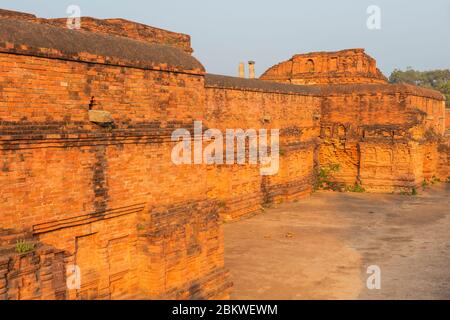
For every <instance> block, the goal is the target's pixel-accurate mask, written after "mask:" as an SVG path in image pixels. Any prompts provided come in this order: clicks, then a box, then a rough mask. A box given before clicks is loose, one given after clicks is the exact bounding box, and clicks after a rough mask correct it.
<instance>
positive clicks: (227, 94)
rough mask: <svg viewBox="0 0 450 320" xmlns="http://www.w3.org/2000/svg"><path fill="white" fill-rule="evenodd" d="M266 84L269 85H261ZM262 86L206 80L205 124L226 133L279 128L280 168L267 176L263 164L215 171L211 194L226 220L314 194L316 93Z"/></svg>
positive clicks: (209, 77)
mask: <svg viewBox="0 0 450 320" xmlns="http://www.w3.org/2000/svg"><path fill="white" fill-rule="evenodd" d="M262 84H264V83H262ZM290 88H293V89H297V88H295V86H278V87H277V86H276V84H273V85H272V84H270V85H267V84H266V86H261V81H258V80H246V79H238V78H231V77H223V76H214V75H207V77H206V121H205V122H206V123H207V125H208V127H211V128H218V129H220V130H221V131H222V132H225V130H226V129H238V128H241V129H243V130H247V129H256V130H259V129H267V130H271V129H279V130H280V167H279V171H278V173H277V174H276V175H272V176H262V175H261V174H260V166H259V165H245V166H241V165H234V166H228V165H223V166H219V167H218V168H216V169H215V170H211V173H210V178H209V179H208V185H209V186H210V193H211V195H213V196H214V197H216V198H217V199H218V200H219V201H220V202H221V203H222V210H221V211H222V213H223V215H224V218H225V219H236V218H240V217H242V216H244V215H247V214H251V213H255V212H259V211H260V210H261V207H262V206H265V205H270V204H271V203H278V202H282V201H287V200H295V199H299V198H301V197H303V196H305V195H308V194H310V193H311V187H312V175H313V166H314V154H315V150H316V146H317V138H318V136H319V128H320V125H319V121H320V98H318V97H315V96H314V95H315V94H316V91H315V90H309V91H308V90H302V91H298V92H295V91H294V92H290V91H289V90H290Z"/></svg>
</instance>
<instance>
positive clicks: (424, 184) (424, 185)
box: [422, 180, 429, 190]
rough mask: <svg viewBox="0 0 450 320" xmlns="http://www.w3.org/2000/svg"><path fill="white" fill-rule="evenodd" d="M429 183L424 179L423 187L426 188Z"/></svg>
mask: <svg viewBox="0 0 450 320" xmlns="http://www.w3.org/2000/svg"><path fill="white" fill-rule="evenodd" d="M428 185H429V183H428V181H427V180H423V182H422V189H423V190H425V189H426V188H427V187H428Z"/></svg>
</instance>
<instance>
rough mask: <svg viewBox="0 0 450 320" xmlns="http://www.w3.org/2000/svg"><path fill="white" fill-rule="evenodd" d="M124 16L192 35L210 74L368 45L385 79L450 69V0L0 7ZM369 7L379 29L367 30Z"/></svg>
mask: <svg viewBox="0 0 450 320" xmlns="http://www.w3.org/2000/svg"><path fill="white" fill-rule="evenodd" d="M71 4H75V5H78V6H80V8H81V11H82V15H83V16H93V17H98V18H125V19H129V20H134V21H138V22H141V23H144V24H148V25H151V26H155V27H160V28H163V29H168V30H172V31H178V32H183V33H187V34H189V35H191V36H192V46H193V48H194V50H195V52H194V55H195V56H196V57H197V58H198V59H199V60H200V61H201V62H202V63H203V64H204V66H205V67H206V69H207V71H208V72H210V73H219V74H227V75H237V67H238V63H239V62H240V61H248V60H255V61H256V70H257V73H258V74H260V73H262V72H263V71H265V70H266V69H267V68H269V67H270V66H272V65H274V64H276V63H278V62H281V61H283V60H286V59H289V58H290V57H291V56H292V55H294V54H296V53H304V52H310V51H335V50H341V49H345V48H365V49H366V50H367V52H368V53H369V54H370V55H371V56H373V57H374V58H375V59H377V61H378V66H379V67H380V69H381V70H382V71H383V72H384V73H385V74H387V75H389V74H390V72H391V71H392V70H393V69H394V68H403V69H404V68H406V67H407V66H412V67H413V68H416V69H419V70H427V69H437V68H450V1H449V0H426V1H425V0H340V1H338V0H309V1H301V0H278V1H275V0H223V1H217V0H158V1H156V0H127V1H111V0H69V1H66V0H57V1H56V0H10V1H4V0H0V8H3V9H10V10H18V11H24V12H29V13H34V14H36V15H38V16H40V17H44V18H49V17H65V16H66V8H67V6H68V5H71ZM370 5H377V6H379V7H380V9H381V30H369V29H368V28H367V26H366V21H367V18H368V16H369V15H368V14H367V13H366V10H367V8H368V6H370Z"/></svg>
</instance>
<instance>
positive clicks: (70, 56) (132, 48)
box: [0, 10, 450, 299]
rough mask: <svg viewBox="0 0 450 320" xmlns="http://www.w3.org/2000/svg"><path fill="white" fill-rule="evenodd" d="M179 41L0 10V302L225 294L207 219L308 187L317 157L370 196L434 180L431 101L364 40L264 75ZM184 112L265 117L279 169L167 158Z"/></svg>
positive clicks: (436, 134) (442, 155)
mask: <svg viewBox="0 0 450 320" xmlns="http://www.w3.org/2000/svg"><path fill="white" fill-rule="evenodd" d="M191 53H192V49H191V45H190V38H189V36H186V35H182V34H177V33H173V32H169V31H165V30H160V29H156V28H152V27H148V26H144V25H141V24H137V23H133V22H130V21H126V20H121V19H108V20H98V19H93V18H83V20H82V30H69V29H67V28H65V20H61V19H53V20H46V19H39V18H37V17H35V16H33V15H29V14H21V13H16V12H11V11H5V10H0V152H1V155H2V157H1V159H2V162H1V175H0V185H1V192H0V209H1V216H0V299H226V298H228V297H229V293H230V290H232V283H231V282H230V280H229V274H228V271H227V270H226V269H225V268H224V258H223V256H224V255H223V251H224V247H223V234H222V229H221V221H222V220H233V219H239V218H242V217H245V216H247V215H250V214H256V213H258V212H260V211H261V208H262V206H263V205H265V204H269V203H280V202H283V201H292V200H298V199H301V198H302V197H305V196H308V195H309V194H310V193H311V192H312V189H313V182H314V168H316V167H318V166H324V165H327V164H335V163H336V164H339V165H340V167H341V170H340V171H339V172H338V173H336V176H335V179H336V180H337V181H339V182H342V183H344V184H346V185H354V184H359V185H361V186H363V187H364V188H365V189H366V190H368V191H375V192H405V191H408V192H410V191H411V190H414V189H415V188H417V187H418V186H420V184H421V183H422V182H423V181H424V180H426V179H431V178H433V177H436V178H440V179H446V178H447V176H448V172H449V150H450V145H449V140H448V138H447V139H446V138H445V136H444V133H445V130H446V126H445V121H446V120H445V117H446V115H445V105H444V98H443V96H442V95H441V94H440V93H439V92H436V91H432V90H427V89H423V88H418V87H415V86H410V85H391V84H388V83H387V81H386V78H385V77H384V76H383V75H382V74H381V72H380V71H379V70H378V69H377V68H376V63H375V60H374V59H372V58H371V57H369V56H368V55H367V54H365V53H364V51H363V50H362V49H355V50H345V51H340V52H335V53H312V54H307V55H296V56H294V57H293V58H292V59H291V60H289V61H287V62H283V63H281V64H279V65H277V66H275V67H273V68H271V69H269V70H268V71H267V72H266V73H265V74H264V75H263V76H262V77H261V79H242V78H234V77H226V76H220V75H211V74H207V73H206V72H205V69H204V67H203V66H202V65H201V63H200V62H199V61H197V60H196V59H195V58H194V57H192V56H191ZM104 119H106V120H104ZM195 120H202V121H203V123H204V125H205V128H204V129H205V130H206V129H207V128H217V129H221V130H225V129H227V128H244V129H246V128H267V129H280V142H281V147H280V171H279V173H278V174H277V175H274V176H261V175H260V172H259V167H258V166H255V165H250V164H249V165H237V164H236V165H206V164H203V165H181V166H179V165H175V164H173V163H172V161H171V158H170V157H171V150H172V148H173V146H174V144H175V143H174V142H173V141H172V140H171V133H172V132H173V131H174V130H175V129H177V128H192V126H193V122H194V121H195ZM447 125H448V122H447ZM18 241H26V242H27V243H30V244H32V245H34V250H31V251H30V252H25V253H20V252H17V248H16V244H17V242H18ZM72 265H76V266H78V267H79V268H80V270H81V287H80V288H76V289H70V288H68V287H67V283H66V282H67V279H68V277H70V274H68V273H67V270H68V266H72Z"/></svg>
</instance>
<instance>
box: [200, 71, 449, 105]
mask: <svg viewBox="0 0 450 320" xmlns="http://www.w3.org/2000/svg"><path fill="white" fill-rule="evenodd" d="M205 86H206V87H211V88H225V89H235V90H247V91H262V92H275V93H290V94H301V95H314V96H332V95H341V94H349V95H351V94H356V95H357V94H379V93H385V94H397V93H400V94H410V95H416V96H420V97H427V98H432V99H436V100H440V101H443V100H445V98H444V96H443V95H442V94H441V93H440V92H439V91H435V90H431V89H427V88H422V87H417V86H413V85H409V84H389V83H386V84H327V85H295V84H285V83H279V82H271V81H265V80H258V79H245V78H237V77H230V76H222V75H216V74H206V75H205Z"/></svg>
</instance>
